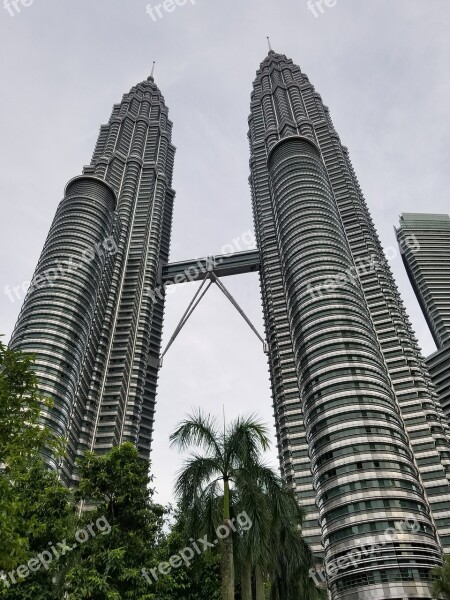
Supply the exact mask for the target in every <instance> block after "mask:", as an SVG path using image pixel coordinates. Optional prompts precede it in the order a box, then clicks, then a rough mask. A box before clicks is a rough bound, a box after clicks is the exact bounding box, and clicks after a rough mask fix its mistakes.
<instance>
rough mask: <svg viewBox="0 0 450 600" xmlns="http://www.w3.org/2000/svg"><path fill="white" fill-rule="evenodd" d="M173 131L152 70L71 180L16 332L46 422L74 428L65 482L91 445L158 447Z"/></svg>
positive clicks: (102, 448) (67, 432)
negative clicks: (43, 399) (154, 442)
mask: <svg viewBox="0 0 450 600" xmlns="http://www.w3.org/2000/svg"><path fill="white" fill-rule="evenodd" d="M171 131H172V123H171V122H170V121H169V118H168V111H167V108H166V106H165V103H164V98H163V96H162V95H161V93H160V91H159V90H158V88H157V86H156V85H155V83H154V81H153V77H149V78H148V79H147V80H146V81H143V82H142V83H139V84H138V85H136V86H135V87H133V88H132V89H131V91H130V92H129V93H127V94H125V95H124V96H123V98H122V101H121V102H120V104H116V105H115V106H114V108H113V111H112V115H111V118H110V119H109V122H108V124H107V125H104V126H102V127H101V130H100V135H99V138H98V142H97V145H96V148H95V152H94V155H93V158H92V161H91V164H90V165H89V166H87V167H85V168H84V172H83V175H82V176H80V177H77V178H75V179H74V180H72V181H71V182H69V184H68V185H67V187H66V190H65V194H64V198H63V200H62V201H61V203H60V205H59V207H58V209H57V212H56V216H55V219H54V221H53V224H52V226H51V229H50V233H49V235H48V238H47V241H46V242H45V246H44V250H43V252H42V255H41V257H40V259H39V263H38V266H37V268H36V272H35V274H34V277H33V283H32V286H31V288H30V290H29V292H28V294H27V296H26V298H25V301H24V304H23V308H22V310H21V313H20V316H19V320H18V323H17V325H16V328H15V331H14V333H13V336H12V340H11V346H12V347H14V348H18V349H21V350H23V351H26V352H33V353H35V354H36V362H35V369H36V373H37V375H38V378H39V381H40V386H41V390H42V392H43V393H44V394H46V395H47V396H49V397H51V398H53V399H54V406H53V408H51V409H48V410H46V411H45V414H44V422H45V424H46V425H48V426H49V427H50V428H51V429H52V430H53V431H55V432H56V433H57V434H58V435H60V436H62V437H64V438H65V439H66V442H67V457H66V458H65V460H64V461H63V462H62V463H61V464H60V465H58V466H59V469H60V472H61V476H62V478H63V479H64V481H66V482H67V483H72V482H75V481H76V470H75V469H74V464H75V461H76V459H77V457H79V456H80V455H82V454H83V453H84V452H85V451H86V450H94V451H96V452H99V453H101V452H106V451H108V450H109V449H110V448H111V447H112V446H113V445H115V444H119V443H121V442H125V441H130V442H133V443H134V444H136V446H137V448H138V450H139V454H140V456H142V457H143V458H147V459H148V457H149V453H150V445H151V437H152V427H153V414H154V404H155V395H156V379H157V373H158V364H159V348H160V338H161V328H162V318H163V303H162V300H160V299H159V297H158V296H152V295H151V294H149V293H148V290H149V289H154V288H155V287H156V286H157V283H158V279H159V276H160V266H161V264H163V263H165V262H167V259H168V254H169V243H170V230H171V221H172V208H173V200H174V191H173V190H172V188H171V184H172V169H173V162H174V153H175V149H174V147H173V145H172V143H171ZM50 460H52V459H51V458H50Z"/></svg>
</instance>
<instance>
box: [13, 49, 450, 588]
mask: <svg viewBox="0 0 450 600" xmlns="http://www.w3.org/2000/svg"><path fill="white" fill-rule="evenodd" d="M171 129H172V124H171V122H170V121H169V120H168V114H167V108H166V106H165V104H164V100H163V98H162V96H161V94H160V92H159V90H158V89H157V87H156V85H155V84H154V81H153V77H150V78H149V79H148V80H147V81H144V82H142V83H140V84H138V85H136V86H135V87H134V88H132V90H131V91H130V92H129V93H128V94H126V95H125V96H124V97H123V100H122V102H121V103H120V104H117V105H115V106H114V109H113V113H112V116H111V118H110V120H109V123H108V124H107V125H105V126H103V127H102V128H101V131H100V136H99V139H98V143H97V146H96V149H95V152H94V156H93V159H92V162H91V164H90V166H88V167H85V169H84V172H83V175H81V176H79V177H77V178H75V179H74V180H72V181H71V182H69V184H68V186H67V188H66V191H65V195H64V198H63V200H62V202H61V204H60V206H59V208H58V210H57V213H56V217H55V220H54V222H53V225H52V227H51V230H50V233H49V236H48V238H47V241H46V243H45V247H44V250H43V253H42V255H41V258H40V260H39V263H38V266H37V269H36V273H35V277H34V280H33V285H32V287H31V289H30V291H29V293H28V295H27V297H26V299H25V302H24V306H23V308H22V311H21V314H20V316H19V320H18V323H17V326H16V329H15V331H14V334H13V338H12V341H11V345H12V346H13V347H15V348H19V349H22V350H24V351H27V352H34V353H35V354H36V357H37V358H36V372H37V375H38V378H39V382H40V386H41V390H42V391H43V392H44V393H45V394H46V395H48V396H51V397H53V398H54V400H55V403H54V406H53V408H50V409H47V410H46V412H45V413H44V416H43V418H44V422H45V423H46V424H47V425H48V426H50V427H51V428H52V429H53V430H54V431H56V432H57V433H58V434H59V435H61V436H62V437H64V438H65V439H66V440H67V445H68V455H67V457H66V458H65V459H64V461H63V462H62V463H60V464H55V462H54V459H53V458H52V457H48V458H49V462H50V463H52V461H53V463H52V464H53V465H54V466H55V468H58V469H59V471H60V473H61V476H62V477H63V479H64V480H65V481H66V482H67V483H69V484H74V483H76V479H77V473H76V468H75V466H74V465H75V461H76V459H77V457H79V456H80V455H81V454H82V453H83V452H84V451H85V450H87V449H91V450H94V451H96V452H105V451H107V450H108V449H109V448H111V447H112V446H113V445H115V444H119V443H121V442H123V441H131V442H133V443H134V444H136V446H137V447H138V449H139V453H140V455H141V456H142V457H146V458H148V456H149V452H150V446H151V436H152V427H153V414H154V406H155V395H156V379H157V372H158V368H159V366H160V364H161V363H160V362H159V354H160V337H161V328H162V318H163V300H164V295H163V294H160V293H159V286H160V284H161V282H162V283H164V282H166V283H167V282H170V283H176V282H177V281H182V280H183V276H181V278H180V279H179V280H178V279H177V277H175V278H174V277H173V274H174V273H176V274H177V275H179V274H180V269H183V268H184V267H183V263H177V264H176V265H172V266H170V265H169V267H167V266H165V265H166V263H167V261H168V251H169V242H170V230H171V217H172V208H173V199H174V192H173V190H172V188H171V180H172V168H173V159H174V148H173V146H172V144H171ZM249 141H250V151H251V158H250V170H251V176H250V186H251V193H252V202H253V211H254V221H255V229H256V236H257V243H258V248H259V255H258V253H257V252H254V253H244V254H241V255H239V254H238V255H236V256H235V257H231V259H230V257H228V258H227V257H221V260H220V263H221V265H222V267H223V268H222V270H221V271H220V272H219V270H218V271H217V273H216V274H215V276H217V277H220V276H222V275H224V274H232V273H241V272H245V271H246V270H247V271H254V270H259V271H260V280H261V293H262V300H263V310H264V318H265V325H266V338H267V347H268V353H269V367H270V376H271V383H272V392H273V403H274V411H275V421H276V429H277V439H278V449H279V457H280V464H281V470H282V473H283V476H284V478H285V480H286V481H287V482H288V483H289V485H291V486H292V487H293V489H294V490H295V491H296V494H297V496H298V499H299V501H300V502H301V503H302V504H303V506H304V507H305V508H306V510H307V517H306V521H305V525H304V535H305V537H306V538H307V540H308V541H309V542H310V543H311V545H312V547H313V549H314V551H315V552H316V553H317V555H318V557H319V556H320V557H321V558H322V559H323V560H324V561H325V565H326V567H327V585H328V587H329V590H330V594H331V597H332V598H333V600H338V599H339V600H368V599H373V600H383V599H388V598H389V599H392V600H394V599H396V600H400V599H404V598H411V599H412V598H414V599H415V600H418V599H430V598H432V593H431V583H430V578H429V574H430V570H431V568H432V567H433V566H435V565H436V564H438V563H439V562H440V560H441V555H442V547H447V548H450V518H449V516H448V515H449V511H450V484H449V477H450V471H449V470H450V442H449V437H448V436H449V428H448V425H447V423H446V421H445V418H444V416H443V413H442V410H441V407H440V405H439V403H438V402H437V399H436V394H435V392H434V388H433V386H432V384H431V383H430V377H429V374H428V371H427V368H426V365H425V363H424V360H423V358H422V356H421V354H420V351H419V347H418V344H417V340H416V339H415V337H414V334H413V332H412V329H411V325H410V323H409V321H408V318H407V315H406V313H405V310H404V307H403V304H402V302H401V299H400V297H399V294H398V291H397V288H396V285H395V283H394V279H393V276H392V274H391V272H390V269H389V266H388V264H387V262H386V259H385V256H384V254H383V251H382V248H381V245H380V242H379V239H378V237H377V234H376V231H375V228H374V225H373V222H372V220H371V217H370V214H369V211H368V209H367V206H366V203H365V201H364V198H363V196H362V193H361V190H360V188H359V185H358V182H357V179H356V176H355V173H354V171H353V168H352V165H351V162H350V159H349V155H348V151H347V149H346V148H345V147H344V146H343V145H342V144H341V142H340V139H339V136H338V134H337V133H336V131H335V129H334V127H333V123H332V121H331V119H330V115H329V111H328V109H327V107H326V106H325V105H324V104H323V102H322V99H321V97H320V95H319V94H317V93H316V92H315V90H314V87H313V86H312V85H311V83H310V82H309V79H308V77H307V76H306V75H305V74H304V73H302V72H301V70H300V68H299V67H298V66H296V65H294V64H293V62H292V61H291V60H290V59H288V58H286V56H284V55H281V54H276V53H275V52H273V51H272V50H271V51H270V52H269V54H268V56H267V57H266V58H265V60H264V61H263V63H262V64H261V66H260V68H259V70H258V72H257V76H256V79H255V82H254V86H253V93H252V96H251V115H250V118H249ZM207 263H208V265H214V261H213V260H209V259H208V261H207ZM189 265H190V263H189V261H188V262H186V263H185V266H186V269H188V267H189ZM224 265H225V267H226V268H225V267H224ZM208 268H209V267H208ZM211 268H214V267H211ZM181 275H182V274H181ZM206 276H207V275H205V277H206ZM211 277H214V276H213V275H211ZM171 278H172V279H173V280H172V279H171ZM386 531H390V532H392V531H394V533H395V535H394V536H393V538H392V541H390V542H386V538H385V533H386ZM374 543H375V544H377V543H379V546H378V547H377V546H375V547H374V546H373V544H374ZM381 544H383V545H381ZM368 546H370V550H367V548H368ZM350 554H351V556H352V557H353V558H352V560H350V561H349V560H348V559H347V557H348V556H349V555H350ZM355 556H356V557H357V559H356V558H355ZM343 563H345V567H344V566H342V565H343ZM336 565H338V567H337V568H336Z"/></svg>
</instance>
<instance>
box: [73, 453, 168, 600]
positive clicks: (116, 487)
mask: <svg viewBox="0 0 450 600" xmlns="http://www.w3.org/2000/svg"><path fill="white" fill-rule="evenodd" d="M150 483H151V478H150V477H149V475H148V463H147V462H146V461H144V460H141V459H139V457H138V454H137V450H136V448H134V446H133V445H132V444H130V443H125V444H123V445H122V446H118V447H115V448H113V449H112V450H111V451H110V452H108V453H107V454H105V455H103V456H99V455H96V454H93V453H92V452H88V453H87V454H86V455H85V456H84V457H83V459H82V460H81V462H80V485H79V488H78V490H77V492H76V498H77V500H78V501H80V502H83V503H84V506H85V508H87V507H89V508H92V507H95V508H94V509H93V510H89V511H86V512H85V513H84V514H83V516H82V518H81V523H82V525H84V530H85V531H86V532H88V538H89V539H88V541H86V543H81V544H80V545H79V546H78V548H77V550H76V551H75V554H74V555H73V556H72V558H73V559H74V564H73V566H72V567H71V568H69V570H68V572H67V573H66V575H65V592H66V594H67V599H68V600H153V598H155V595H154V593H153V591H152V590H151V589H149V587H148V584H147V582H146V581H145V579H144V578H143V576H142V573H141V569H142V566H143V565H144V564H146V563H149V562H150V561H151V560H152V559H153V557H154V555H155V552H156V548H157V544H158V542H159V540H160V532H161V528H162V524H163V514H164V509H163V508H162V507H160V506H158V505H155V504H154V503H153V502H152V496H153V490H152V489H151V488H150ZM97 522H103V524H105V523H107V524H108V526H109V527H108V529H109V528H110V530H109V531H108V529H106V530H104V531H103V532H100V533H99V532H98V531H96V524H97ZM89 525H90V526H91V529H89ZM92 530H93V531H94V534H93V533H92Z"/></svg>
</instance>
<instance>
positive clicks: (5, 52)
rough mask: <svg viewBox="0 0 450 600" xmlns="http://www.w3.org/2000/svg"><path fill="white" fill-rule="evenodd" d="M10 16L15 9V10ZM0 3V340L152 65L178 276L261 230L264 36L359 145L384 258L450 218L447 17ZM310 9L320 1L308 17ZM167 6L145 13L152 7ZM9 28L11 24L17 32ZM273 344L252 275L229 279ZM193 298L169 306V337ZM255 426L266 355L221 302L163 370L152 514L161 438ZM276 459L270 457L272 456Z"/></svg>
mask: <svg viewBox="0 0 450 600" xmlns="http://www.w3.org/2000/svg"><path fill="white" fill-rule="evenodd" d="M10 1H12V0H10ZM22 1H23V2H24V3H25V4H26V5H29V4H30V2H31V5H29V6H24V5H23V4H20V2H19V4H17V7H18V9H19V10H20V12H17V10H16V9H14V7H13V6H12V5H11V7H10V9H9V10H8V9H6V8H3V7H2V6H1V5H0V56H1V74H0V75H1V79H0V81H1V84H2V90H3V93H2V95H1V98H0V103H1V110H0V123H1V132H2V134H1V137H0V164H1V166H2V171H1V175H0V198H1V203H2V204H1V209H2V210H1V213H0V214H1V217H0V218H1V223H2V227H1V235H0V255H1V271H0V307H1V323H0V330H2V331H3V332H4V334H5V337H6V339H8V338H9V336H10V334H11V331H12V328H13V326H14V323H15V320H16V318H17V315H18V313H19V310H20V305H21V303H20V302H19V301H17V302H15V303H12V302H11V301H10V300H9V299H8V297H7V296H6V295H5V293H4V288H5V286H6V285H9V286H11V287H14V286H17V285H21V284H22V282H24V281H27V280H29V279H30V278H31V276H32V273H33V271H34V268H35V265H36V262H37V259H38V257H39V254H40V251H41V249H42V246H43V243H44V240H45V237H46V235H47V232H48V229H49V226H50V223H51V221H52V218H53V215H54V212H55V209H56V207H57V204H58V202H59V201H60V200H61V198H62V193H63V188H64V185H65V184H66V182H67V181H68V180H69V179H70V178H71V177H73V176H75V175H77V174H79V173H81V169H82V167H83V165H84V164H87V163H88V162H89V161H90V157H91V154H92V151H93V148H94V145H95V141H96V137H97V134H98V130H99V126H100V124H101V123H104V122H106V121H107V120H108V118H109V114H110V111H111V107H112V105H113V104H114V103H115V102H119V101H120V99H121V96H122V94H123V93H124V92H126V91H128V90H129V88H130V87H131V86H133V85H134V84H135V83H136V82H138V81H141V80H143V79H145V78H146V77H147V76H148V74H149V71H150V68H151V64H152V61H153V60H156V61H157V66H156V77H155V79H156V82H157V84H158V85H159V87H160V89H161V90H162V92H163V94H164V96H165V99H166V102H167V104H168V106H169V110H170V117H171V119H172V120H173V122H174V134H173V141H174V143H175V145H176V147H177V155H176V160H175V177H174V187H175V189H176V192H177V196H176V204H175V215H174V226H173V237H172V252H171V258H172V259H173V260H181V259H184V258H191V257H198V256H204V255H207V254H213V253H219V252H220V249H221V248H222V246H223V245H224V244H226V243H230V242H231V241H232V240H233V239H234V238H237V237H239V236H241V235H242V234H243V233H244V232H246V231H248V230H249V229H250V228H252V216H251V205H250V194H249V189H248V182H247V179H248V174H249V173H248V159H249V151H248V142H247V117H248V112H249V102H250V100H249V99H250V92H251V85H252V81H253V79H254V76H255V72H256V69H257V68H258V66H259V63H260V62H261V61H262V60H263V59H264V57H265V55H266V53H267V45H266V36H267V35H270V36H271V40H272V45H273V47H274V49H275V50H276V51H277V52H281V53H285V54H286V55H287V56H288V57H291V58H292V59H293V60H294V62H296V63H297V64H299V65H300V67H301V68H302V70H303V71H304V72H306V73H307V74H308V75H309V78H310V80H311V82H312V83H313V84H314V85H315V87H316V89H317V91H318V92H320V94H321V95H322V97H323V99H324V101H325V103H326V104H327V105H328V106H329V107H330V110H331V116H332V118H333V121H334V124H335V126H336V128H337V130H338V132H339V134H340V136H341V139H342V141H343V143H344V144H346V145H347V146H348V147H349V150H350V154H351V158H352V161H353V164H354V166H355V169H356V173H357V175H358V178H359V181H360V183H361V186H362V188H363V191H364V193H365V196H366V199H367V201H368V204H369V208H370V210H371V211H372V215H373V217H374V220H375V224H376V226H377V228H378V231H379V233H380V236H381V239H382V242H383V245H384V246H385V247H392V248H395V247H396V243H395V238H394V233H393V226H394V225H395V224H397V222H398V216H399V214H400V213H401V212H414V211H417V212H420V211H429V212H444V213H448V212H450V207H449V187H450V172H449V164H450V144H449V142H450V119H449V107H450V78H449V73H450V35H449V33H450V31H449V25H450V2H449V1H448V0H431V1H430V0H337V2H336V5H335V6H334V7H330V8H326V7H325V5H324V6H323V9H324V13H323V14H320V10H319V9H318V8H316V9H315V12H316V14H317V15H318V16H317V17H315V16H314V14H313V11H310V10H308V7H307V1H306V0H222V1H220V0H196V1H195V2H194V0H187V3H186V5H185V6H179V7H177V8H176V10H174V11H173V12H171V13H168V12H162V13H161V14H162V15H163V16H162V18H159V17H158V15H157V11H155V10H154V11H153V15H154V18H152V16H151V15H150V14H147V12H146V6H147V5H148V0H127V1H125V0H95V2H93V1H92V0H89V1H88V0H76V1H75V0H22ZM315 1H316V0H313V4H315ZM158 4H159V1H158V0H154V1H153V0H151V2H150V4H149V6H150V7H151V8H153V9H154V8H155V7H156V6H157V5H158ZM10 12H12V13H13V15H14V16H11V14H10ZM391 265H392V268H393V270H394V273H395V276H396V278H397V281H398V283H399V286H400V290H401V293H402V295H403V298H404V300H405V302H406V305H407V308H408V311H409V314H410V316H411V319H412V321H413V324H414V327H415V329H416V331H417V335H418V337H419V340H420V343H421V345H422V347H423V350H424V352H425V353H430V352H432V351H433V350H434V346H433V342H432V340H431V337H430V335H429V333H428V331H427V327H426V325H425V322H424V320H423V318H422V316H421V313H420V309H419V308H418V305H417V303H416V300H415V297H414V295H413V292H412V290H411V288H410V286H409V283H408V281H407V278H406V276H405V273H404V270H403V266H402V263H401V259H400V257H398V256H397V258H394V259H393V260H392V261H391ZM224 283H225V284H226V285H228V286H229V287H230V290H231V291H232V293H233V294H234V295H235V297H236V298H237V300H238V301H239V302H240V303H241V305H242V306H243V307H244V308H245V310H246V311H247V313H248V315H249V316H250V317H251V318H252V320H253V321H254V322H255V324H256V325H257V327H258V329H259V330H261V331H262V330H263V325H262V316H261V300H260V292H259V282H258V277H257V275H245V276H242V275H241V276H238V277H234V278H227V279H225V280H224ZM194 292H195V284H193V285H186V286H182V287H180V288H177V290H176V292H175V293H172V294H171V295H170V296H169V298H168V302H167V310H166V321H165V339H166V340H167V338H168V337H170V335H171V334H172V332H173V330H174V328H175V326H176V324H177V322H178V319H179V318H180V316H181V314H182V313H183V312H184V309H185V308H186V306H187V304H188V302H189V300H190V298H191V296H192V295H193V293H194ZM223 405H225V406H226V418H227V419H231V418H232V417H233V416H235V415H237V414H238V413H242V412H250V411H256V412H257V413H258V414H259V415H260V416H261V418H262V419H264V420H265V421H266V422H268V423H270V426H271V427H273V418H272V412H273V411H272V401H271V395H270V389H269V380H268V369H267V364H266V357H265V355H264V354H263V352H262V348H261V345H260V343H259V341H258V340H257V338H256V337H255V336H254V334H253V333H252V332H251V331H250V329H248V328H247V326H246V324H245V323H244V322H243V321H241V317H240V316H239V315H238V314H237V313H236V312H235V311H234V309H233V308H232V307H231V306H229V305H228V304H227V301H226V299H225V298H224V297H222V296H221V295H220V292H219V291H218V290H215V289H211V290H210V292H209V293H208V295H207V296H206V298H205V300H204V301H203V303H202V305H200V307H199V308H198V309H197V312H196V314H195V315H194V316H193V317H192V320H191V321H190V322H189V323H188V324H187V325H186V327H185V329H184V330H183V332H182V334H181V335H180V337H179V338H178V340H177V342H176V344H175V345H174V346H173V347H172V349H171V350H170V351H169V353H168V354H167V357H166V359H165V364H164V369H163V370H162V371H161V376H160V383H159V395H158V404H157V412H156V429H155V435H154V446H153V453H152V457H153V472H154V474H155V476H156V480H155V483H156V486H157V488H158V491H159V499H160V500H161V501H163V502H166V501H168V500H170V499H171V496H172V482H173V478H174V474H175V472H176V470H177V468H178V467H179V464H180V457H179V456H178V455H177V453H176V452H175V451H173V450H170V449H169V446H168V442H167V438H168V435H169V433H170V431H171V430H172V429H173V428H174V426H175V425H176V423H177V422H178V421H179V420H180V419H181V418H182V417H183V415H184V414H185V413H186V411H189V410H190V408H191V407H194V406H201V407H203V408H204V409H205V410H207V411H211V412H213V413H216V414H218V415H221V414H222V407H223ZM272 456H275V453H274V452H273V453H272Z"/></svg>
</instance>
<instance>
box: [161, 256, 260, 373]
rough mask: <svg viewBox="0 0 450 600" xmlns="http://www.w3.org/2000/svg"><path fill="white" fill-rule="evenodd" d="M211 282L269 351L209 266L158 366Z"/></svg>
mask: <svg viewBox="0 0 450 600" xmlns="http://www.w3.org/2000/svg"><path fill="white" fill-rule="evenodd" d="M211 264H212V263H211ZM207 282H208V283H207ZM213 283H215V284H216V285H217V287H218V288H219V290H220V291H221V292H222V293H223V295H224V296H225V297H226V298H227V299H228V300H229V301H230V302H231V304H232V305H233V306H234V308H235V309H236V310H237V311H238V313H239V314H240V315H241V317H242V318H243V319H244V321H245V322H246V323H247V325H248V326H249V327H250V329H251V330H252V331H253V333H254V334H255V335H256V337H257V338H258V339H259V341H260V342H261V343H262V345H263V349H264V352H265V353H266V354H268V352H269V345H268V344H267V342H266V341H265V340H264V338H263V337H262V336H261V335H260V334H259V332H258V330H257V329H256V327H255V326H254V325H253V323H252V322H251V321H250V319H249V318H248V317H247V315H246V314H245V312H244V310H243V309H242V308H241V307H240V306H239V304H238V303H237V302H236V300H235V299H234V298H233V296H232V295H231V294H230V292H229V291H228V290H227V288H226V287H225V286H224V284H223V283H222V282H221V281H220V279H219V278H218V277H217V275H216V274H215V272H214V270H213V267H212V266H211V267H210V268H209V270H208V271H207V273H206V275H205V277H204V279H203V281H202V283H201V285H200V287H199V288H198V290H197V291H196V292H195V294H194V297H193V298H192V300H191V302H190V303H189V305H188V307H187V309H186V310H185V312H184V314H183V316H182V317H181V320H180V322H179V323H178V325H177V327H176V328H175V331H174V332H173V334H172V336H171V338H170V340H169V342H168V344H167V346H166V348H165V349H164V351H163V352H162V354H161V357H160V360H159V366H160V367H162V366H163V360H164V356H165V355H166V354H167V352H168V350H169V348H170V347H171V346H172V344H173V343H174V341H175V340H176V338H177V337H178V335H179V333H180V332H181V330H182V329H183V327H184V326H185V325H186V323H187V321H188V319H189V317H190V316H191V315H192V313H193V312H194V310H195V309H196V308H197V306H198V305H199V304H200V302H201V300H202V299H203V298H204V296H205V294H206V292H207V291H208V290H209V288H210V287H211V285H212V284H213ZM205 284H206V285H205Z"/></svg>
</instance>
